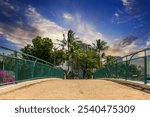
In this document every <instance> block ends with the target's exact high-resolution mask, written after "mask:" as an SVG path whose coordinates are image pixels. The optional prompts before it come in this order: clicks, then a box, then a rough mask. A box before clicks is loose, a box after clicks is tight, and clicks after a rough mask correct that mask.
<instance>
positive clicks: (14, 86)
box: [0, 78, 59, 96]
mask: <svg viewBox="0 0 150 117" xmlns="http://www.w3.org/2000/svg"><path fill="white" fill-rule="evenodd" d="M49 80H59V79H58V78H46V79H37V80H32V81H25V82H21V83H18V84H11V85H5V86H3V87H0V96H1V95H5V94H7V93H11V92H14V91H17V90H20V89H23V88H26V87H30V86H33V85H36V84H40V83H43V82H46V81H49Z"/></svg>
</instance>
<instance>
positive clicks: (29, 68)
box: [0, 46, 64, 85]
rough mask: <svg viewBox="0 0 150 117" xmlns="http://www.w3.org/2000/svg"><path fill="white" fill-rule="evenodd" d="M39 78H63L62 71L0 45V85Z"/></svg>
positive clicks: (45, 62)
mask: <svg viewBox="0 0 150 117" xmlns="http://www.w3.org/2000/svg"><path fill="white" fill-rule="evenodd" d="M39 78H64V72H63V70H61V69H59V68H57V67H55V66H54V65H52V64H51V63H49V62H47V61H44V60H42V59H39V58H36V57H34V56H31V55H28V54H25V53H21V52H17V51H15V50H12V49H9V48H6V47H3V46H0V85H4V84H12V83H16V82H20V81H26V80H33V79H39Z"/></svg>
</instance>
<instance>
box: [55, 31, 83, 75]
mask: <svg viewBox="0 0 150 117" xmlns="http://www.w3.org/2000/svg"><path fill="white" fill-rule="evenodd" d="M78 39H79V38H76V37H75V33H74V32H73V31H72V30H69V31H68V33H67V39H66V38H65V35H64V34H63V40H57V41H59V42H60V44H59V45H60V46H62V49H65V47H66V48H67V53H68V73H69V66H70V65H73V64H71V61H73V53H74V51H75V50H77V49H78V48H79V44H80V43H81V41H79V40H78ZM72 67H73V66H72Z"/></svg>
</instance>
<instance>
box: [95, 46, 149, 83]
mask: <svg viewBox="0 0 150 117" xmlns="http://www.w3.org/2000/svg"><path fill="white" fill-rule="evenodd" d="M93 77H94V78H121V79H126V80H133V81H140V82H144V83H145V84H146V83H150V48H147V49H144V50H142V51H139V52H136V53H133V54H130V55H127V56H124V57H120V58H117V59H115V60H114V63H113V64H111V65H106V66H105V67H103V68H101V69H99V70H97V71H96V72H95V73H94V76H93Z"/></svg>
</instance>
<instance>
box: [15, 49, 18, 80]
mask: <svg viewBox="0 0 150 117" xmlns="http://www.w3.org/2000/svg"><path fill="white" fill-rule="evenodd" d="M15 80H16V81H18V59H17V52H16V51H15Z"/></svg>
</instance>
